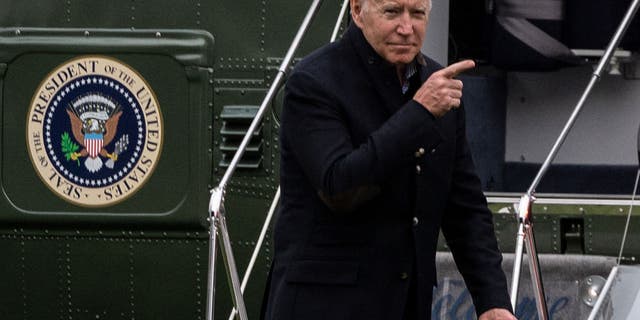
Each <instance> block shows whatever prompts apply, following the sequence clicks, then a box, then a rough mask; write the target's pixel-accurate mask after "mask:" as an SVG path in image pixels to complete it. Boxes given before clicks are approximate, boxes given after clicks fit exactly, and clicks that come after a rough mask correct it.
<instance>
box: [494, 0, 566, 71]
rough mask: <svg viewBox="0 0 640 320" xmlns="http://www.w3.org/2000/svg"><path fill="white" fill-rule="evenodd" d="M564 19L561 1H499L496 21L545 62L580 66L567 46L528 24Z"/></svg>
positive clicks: (497, 2)
mask: <svg viewBox="0 0 640 320" xmlns="http://www.w3.org/2000/svg"><path fill="white" fill-rule="evenodd" d="M563 17H564V3H563V1H562V0H498V1H496V19H497V21H498V23H499V24H500V25H501V26H502V27H503V28H504V29H505V30H506V31H507V32H509V33H511V34H512V35H513V36H514V37H516V38H517V39H518V40H520V41H522V43H524V44H526V45H527V46H529V47H530V48H531V49H533V50H535V51H536V52H538V53H540V54H541V55H542V56H544V57H546V58H549V59H555V60H560V61H564V62H568V63H572V64H577V63H578V62H579V60H578V58H577V57H576V56H575V55H574V54H573V53H572V52H571V50H570V49H569V48H568V47H567V46H565V45H564V44H563V43H562V42H560V41H558V40H557V39H556V38H554V37H552V36H550V35H549V34H547V33H546V32H544V31H543V30H541V29H540V28H538V27H537V26H535V25H534V24H533V23H531V22H529V21H528V20H527V19H535V20H556V21H560V20H562V19H563Z"/></svg>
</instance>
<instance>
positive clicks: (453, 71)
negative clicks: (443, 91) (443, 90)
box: [440, 60, 476, 78]
mask: <svg viewBox="0 0 640 320" xmlns="http://www.w3.org/2000/svg"><path fill="white" fill-rule="evenodd" d="M475 66H476V63H475V62H473V60H462V61H460V62H456V63H454V64H452V65H450V66H448V67H446V68H444V69H442V70H440V72H441V73H442V74H443V75H444V76H445V77H448V78H453V77H455V76H457V75H459V74H460V73H462V72H465V71H467V70H469V69H473V68H475Z"/></svg>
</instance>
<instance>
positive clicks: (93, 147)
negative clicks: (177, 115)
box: [84, 133, 103, 158]
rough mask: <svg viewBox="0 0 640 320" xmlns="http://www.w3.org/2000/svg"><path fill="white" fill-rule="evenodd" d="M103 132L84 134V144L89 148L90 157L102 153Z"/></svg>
mask: <svg viewBox="0 0 640 320" xmlns="http://www.w3.org/2000/svg"><path fill="white" fill-rule="evenodd" d="M102 144H103V140H102V134H101V133H86V134H85V135H84V145H85V147H86V148H87V152H88V153H89V157H91V158H95V157H97V156H98V154H100V150H102Z"/></svg>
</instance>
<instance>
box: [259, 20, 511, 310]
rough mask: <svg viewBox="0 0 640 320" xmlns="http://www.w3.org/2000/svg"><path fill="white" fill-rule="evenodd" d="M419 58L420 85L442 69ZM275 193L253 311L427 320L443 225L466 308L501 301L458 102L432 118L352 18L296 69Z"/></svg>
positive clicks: (488, 222)
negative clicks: (263, 283) (407, 313)
mask: <svg viewBox="0 0 640 320" xmlns="http://www.w3.org/2000/svg"><path fill="white" fill-rule="evenodd" d="M425 60H426V64H425V65H419V71H418V72H419V76H420V79H421V80H422V81H425V80H426V79H427V78H428V77H429V75H430V74H431V73H433V72H434V71H436V70H437V69H440V68H441V66H439V65H438V64H437V63H435V62H434V61H433V60H430V59H428V58H427V59H425ZM280 182H281V187H282V199H281V203H280V209H279V211H278V217H277V220H276V224H275V227H274V261H273V266H272V269H271V274H270V283H269V287H268V289H267V295H266V297H265V298H266V300H265V301H266V305H265V306H264V308H263V309H264V311H263V312H264V314H263V316H264V317H265V318H266V319H269V320H289V319H298V320H314V319H326V320H346V319H368V320H377V319H380V320H383V319H384V320H400V319H401V318H402V317H403V312H404V309H405V304H406V303H407V301H408V299H409V296H410V295H409V289H410V284H411V283H413V284H414V288H415V290H414V291H415V294H413V295H412V296H416V294H417V297H418V298H417V299H418V303H417V308H418V318H419V319H429V317H430V313H431V295H432V292H433V287H434V286H435V285H436V269H435V253H436V242H437V239H438V234H439V231H440V230H442V232H443V234H444V236H445V237H446V240H447V243H448V245H449V247H450V248H451V251H452V252H453V253H454V257H455V260H456V263H457V265H458V269H459V270H460V271H461V273H462V274H463V276H464V278H465V282H466V284H467V287H468V289H469V290H470V292H471V295H472V297H473V301H474V304H475V307H476V311H477V312H478V313H479V314H480V313H481V312H483V311H485V310H488V309H489V308H492V307H503V308H508V309H510V307H509V298H508V296H507V288H506V280H505V276H504V274H503V272H502V269H501V266H500V264H501V261H502V257H501V254H500V252H499V250H498V247H497V242H496V239H495V235H494V230H493V224H492V216H491V213H490V211H489V210H488V209H487V206H486V200H485V197H484V195H483V193H482V191H481V185H480V181H479V179H478V177H477V176H476V174H475V173H474V166H473V162H472V158H471V154H470V153H469V147H468V145H467V140H466V137H465V118H464V111H463V108H458V109H453V110H452V111H450V112H448V113H447V114H446V115H444V116H443V117H441V118H438V119H436V118H434V117H433V116H432V115H431V114H430V113H429V112H428V111H427V110H426V109H425V108H423V107H422V106H421V105H420V104H418V103H417V102H415V101H413V100H411V99H406V98H405V97H403V95H402V90H401V85H400V82H399V80H398V78H397V76H396V72H395V69H394V67H393V66H391V65H389V64H388V63H387V62H385V61H384V60H383V59H382V58H381V57H380V56H379V55H378V54H376V52H375V51H374V50H373V48H372V47H371V46H370V45H369V44H368V43H367V42H366V39H365V38H364V36H363V34H362V32H361V31H360V29H359V28H358V27H356V26H355V25H351V26H350V27H349V29H348V30H347V32H346V33H345V35H344V36H343V38H342V39H341V40H340V41H338V42H336V43H333V44H330V45H327V46H325V47H323V48H321V49H319V50H317V51H316V52H314V53H312V54H311V55H309V56H308V57H306V58H305V59H303V60H302V61H301V62H299V63H298V65H297V66H296V68H295V70H294V71H293V72H292V74H291V75H290V77H289V79H288V81H287V86H286V90H285V101H284V107H283V113H282V123H281V181H280Z"/></svg>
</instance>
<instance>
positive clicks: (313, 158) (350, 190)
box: [282, 71, 441, 211]
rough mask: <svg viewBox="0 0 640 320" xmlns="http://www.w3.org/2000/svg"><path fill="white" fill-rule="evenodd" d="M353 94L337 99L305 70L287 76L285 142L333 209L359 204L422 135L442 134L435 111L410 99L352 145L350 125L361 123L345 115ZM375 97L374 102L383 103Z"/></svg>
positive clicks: (407, 157) (409, 157)
mask: <svg viewBox="0 0 640 320" xmlns="http://www.w3.org/2000/svg"><path fill="white" fill-rule="evenodd" d="M353 94H357V93H353ZM349 100H350V99H338V98H337V97H336V96H335V93H334V92H332V91H330V90H327V89H326V88H325V87H324V86H323V84H322V83H320V82H319V81H317V80H316V78H314V77H313V75H311V74H309V73H307V72H304V71H296V72H294V73H293V74H292V75H291V77H290V79H289V80H288V81H287V87H286V90H285V100H284V107H283V116H282V118H283V119H282V134H283V135H284V136H283V144H285V140H286V144H287V146H283V147H288V148H289V149H290V150H291V151H292V152H293V154H294V156H295V158H296V160H297V162H298V163H299V164H300V166H301V167H302V170H303V171H304V173H305V175H306V176H307V178H308V179H309V181H310V182H311V184H312V185H313V187H314V188H315V189H316V190H317V191H318V193H319V195H320V197H321V198H322V199H323V201H324V202H325V203H326V204H327V205H328V206H329V208H331V209H333V210H335V211H351V210H353V209H355V207H356V206H357V205H358V204H359V203H361V202H363V201H366V200H367V199H368V198H371V197H372V194H373V193H375V190H377V189H378V187H377V186H379V184H380V183H381V182H382V181H384V180H385V179H386V178H387V177H389V175H390V174H392V173H393V172H394V171H395V170H397V169H398V168H400V167H403V166H408V165H410V164H411V163H412V161H413V154H414V152H415V149H416V146H418V144H419V143H420V141H421V140H420V139H424V137H425V136H428V137H430V139H431V142H430V144H434V145H435V144H437V143H438V142H439V140H440V139H441V138H440V137H441V135H440V134H439V133H438V130H437V127H436V125H435V121H434V118H433V116H432V115H431V114H430V113H429V112H428V111H427V110H426V109H425V108H423V107H422V106H421V105H420V104H419V103H417V102H415V101H412V100H411V101H409V102H407V103H406V104H405V105H404V106H402V107H401V108H400V109H399V110H398V111H397V112H396V113H395V114H394V115H393V116H391V117H390V118H389V119H388V120H387V121H386V122H385V123H383V124H382V125H381V126H380V127H379V128H377V130H375V131H373V132H372V133H371V134H370V135H369V137H368V138H367V140H366V141H365V142H364V143H362V144H360V145H354V144H353V142H352V139H351V136H350V126H358V125H360V124H358V123H353V122H357V119H355V121H354V120H353V119H349V118H348V117H347V112H346V111H347V108H353V107H354V106H349V105H344V102H343V101H349ZM371 101H372V105H371V108H379V107H380V106H377V105H375V100H374V99H371ZM378 104H379V103H378ZM367 116H368V115H366V114H363V115H362V117H367ZM422 143H424V141H423V142H422Z"/></svg>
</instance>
